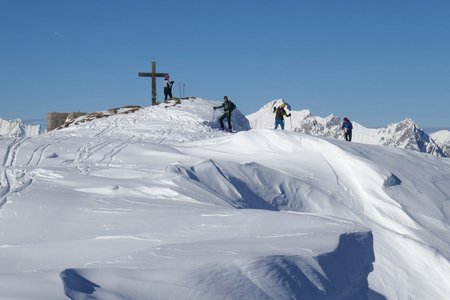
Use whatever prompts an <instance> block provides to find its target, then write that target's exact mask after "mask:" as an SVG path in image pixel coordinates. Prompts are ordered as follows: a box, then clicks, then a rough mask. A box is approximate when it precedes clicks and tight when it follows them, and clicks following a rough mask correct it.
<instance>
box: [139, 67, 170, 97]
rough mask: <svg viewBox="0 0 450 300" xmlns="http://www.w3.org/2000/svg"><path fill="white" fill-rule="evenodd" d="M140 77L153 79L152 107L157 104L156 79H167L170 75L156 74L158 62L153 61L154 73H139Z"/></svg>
mask: <svg viewBox="0 0 450 300" xmlns="http://www.w3.org/2000/svg"><path fill="white" fill-rule="evenodd" d="M138 75H139V77H151V78H152V105H155V104H156V77H166V75H168V73H156V62H154V61H152V72H151V73H148V72H139V73H138Z"/></svg>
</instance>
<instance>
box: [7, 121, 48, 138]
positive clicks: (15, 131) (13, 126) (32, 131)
mask: <svg viewBox="0 0 450 300" xmlns="http://www.w3.org/2000/svg"><path fill="white" fill-rule="evenodd" d="M44 132H45V130H44V128H42V127H41V125H26V124H25V123H23V122H22V121H21V120H18V119H17V120H12V121H8V120H3V119H0V137H29V136H36V135H39V134H42V133H44Z"/></svg>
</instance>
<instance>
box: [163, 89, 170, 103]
mask: <svg viewBox="0 0 450 300" xmlns="http://www.w3.org/2000/svg"><path fill="white" fill-rule="evenodd" d="M167 96H169V98H172V89H171V88H168V87H165V88H164V101H165V100H167Z"/></svg>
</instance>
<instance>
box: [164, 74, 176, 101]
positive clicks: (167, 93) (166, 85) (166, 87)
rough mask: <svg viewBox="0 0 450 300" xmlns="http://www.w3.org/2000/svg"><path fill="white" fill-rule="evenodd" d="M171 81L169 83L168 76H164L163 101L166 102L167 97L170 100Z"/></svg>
mask: <svg viewBox="0 0 450 300" xmlns="http://www.w3.org/2000/svg"><path fill="white" fill-rule="evenodd" d="M173 83H174V82H173V81H169V74H166V77H165V78H164V101H166V100H167V97H169V99H170V98H172V85H173Z"/></svg>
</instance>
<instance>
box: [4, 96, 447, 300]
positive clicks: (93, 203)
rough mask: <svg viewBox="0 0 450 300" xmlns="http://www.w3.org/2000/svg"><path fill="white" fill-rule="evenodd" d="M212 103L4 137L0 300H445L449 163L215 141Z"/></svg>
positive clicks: (232, 137)
mask: <svg viewBox="0 0 450 300" xmlns="http://www.w3.org/2000/svg"><path fill="white" fill-rule="evenodd" d="M219 103H220V102H210V101H205V100H202V99H195V100H194V99H191V100H188V101H185V102H182V103H181V104H177V105H174V106H172V105H163V106H155V107H151V108H144V109H142V110H141V111H138V112H136V113H135V114H129V115H121V116H111V117H109V118H105V119H99V120H94V121H92V122H87V123H83V124H80V125H78V126H72V127H69V128H66V129H63V130H60V131H54V132H51V133H47V134H44V135H40V136H37V137H31V138H26V139H25V138H22V139H3V140H0V141H1V144H0V145H1V146H0V153H1V154H2V155H3V160H2V162H3V163H2V168H1V177H0V179H1V187H2V189H1V192H0V197H1V198H0V201H1V202H0V203H2V207H1V209H0V234H1V235H0V241H1V246H0V265H1V271H0V296H1V297H2V298H5V299H61V298H64V297H65V296H66V297H69V298H72V299H86V298H87V299H89V298H92V299H148V298H151V299H225V298H228V299H299V298H307V299H358V298H359V299H367V298H368V297H369V295H370V296H371V297H372V296H376V297H378V298H379V299H383V298H384V297H385V298H387V299H446V297H447V295H448V294H450V285H449V283H448V278H450V266H449V258H450V249H449V245H450V234H449V228H450V226H449V218H450V205H449V203H450V196H449V195H450V176H449V174H450V164H449V162H448V161H447V159H442V158H437V157H433V156H431V155H426V154H421V153H419V152H415V151H408V150H402V149H396V148H386V147H381V146H370V145H362V144H356V143H347V142H344V141H339V140H335V139H333V138H318V137H312V136H309V135H304V134H300V133H292V132H281V131H274V130H269V129H266V130H259V129H258V130H245V129H248V123H246V121H245V118H244V119H243V118H242V117H241V116H242V115H240V113H239V112H236V118H235V119H234V120H233V121H234V122H235V125H236V129H238V130H240V132H238V133H235V134H230V133H224V132H221V131H217V130H216V129H215V128H216V127H217V123H216V122H214V120H213V115H214V111H213V110H212V107H213V106H216V105H218V104H219ZM217 117H218V116H217V112H216V114H215V118H217ZM373 262H374V263H373ZM372 270H373V271H372Z"/></svg>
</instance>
